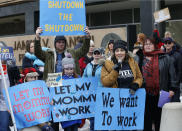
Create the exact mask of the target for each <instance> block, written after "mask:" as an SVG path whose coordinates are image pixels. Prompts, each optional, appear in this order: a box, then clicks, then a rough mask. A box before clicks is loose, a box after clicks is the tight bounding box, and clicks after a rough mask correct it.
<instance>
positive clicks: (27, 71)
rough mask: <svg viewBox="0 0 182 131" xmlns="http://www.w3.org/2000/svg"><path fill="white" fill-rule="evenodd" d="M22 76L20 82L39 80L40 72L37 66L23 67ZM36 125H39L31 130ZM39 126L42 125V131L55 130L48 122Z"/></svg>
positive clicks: (40, 125)
mask: <svg viewBox="0 0 182 131" xmlns="http://www.w3.org/2000/svg"><path fill="white" fill-rule="evenodd" d="M21 76H22V78H21V79H20V81H19V82H20V83H24V82H30V81H35V80H38V76H39V74H38V73H37V71H36V69H35V68H33V67H29V68H24V69H23V71H22V74H21ZM35 127H37V126H33V127H30V128H32V129H31V130H34V128H35ZM38 127H40V128H41V130H42V131H54V130H53V129H52V127H51V126H49V125H48V124H47V123H42V124H39V125H38ZM23 130H24V129H23ZM23 130H22V131H23Z"/></svg>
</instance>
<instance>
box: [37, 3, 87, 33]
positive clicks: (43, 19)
mask: <svg viewBox="0 0 182 131" xmlns="http://www.w3.org/2000/svg"><path fill="white" fill-rule="evenodd" d="M40 27H42V28H43V30H44V31H43V34H42V35H49V36H50V35H85V33H84V28H85V27H86V15H85V0H40Z"/></svg>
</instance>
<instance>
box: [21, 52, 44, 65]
mask: <svg viewBox="0 0 182 131" xmlns="http://www.w3.org/2000/svg"><path fill="white" fill-rule="evenodd" d="M35 66H44V63H43V62H42V61H41V60H39V59H38V58H37V57H36V56H35V55H34V54H30V53H29V52H26V53H25V55H24V57H23V61H22V67H23V68H28V67H35Z"/></svg>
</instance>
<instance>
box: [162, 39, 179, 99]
mask: <svg viewBox="0 0 182 131" xmlns="http://www.w3.org/2000/svg"><path fill="white" fill-rule="evenodd" d="M164 52H165V53H166V54H168V55H169V56H170V57H171V58H172V59H173V61H174V68H175V70H176V75H177V81H178V82H177V83H178V86H179V87H180V82H181V81H182V67H181V65H182V59H181V54H180V53H179V52H178V51H177V47H176V44H175V42H174V40H173V39H172V38H171V37H166V38H164ZM174 94H175V95H174V96H173V97H172V100H171V101H172V102H180V88H178V90H176V92H175V93H174Z"/></svg>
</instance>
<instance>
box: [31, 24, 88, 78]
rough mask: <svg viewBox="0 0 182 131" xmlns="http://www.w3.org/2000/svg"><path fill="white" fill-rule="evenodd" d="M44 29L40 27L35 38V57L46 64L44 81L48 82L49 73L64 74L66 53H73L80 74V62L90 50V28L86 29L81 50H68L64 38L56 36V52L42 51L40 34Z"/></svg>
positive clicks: (77, 71)
mask: <svg viewBox="0 0 182 131" xmlns="http://www.w3.org/2000/svg"><path fill="white" fill-rule="evenodd" d="M42 31H43V30H42V29H41V28H40V27H38V28H37V30H36V38H35V46H34V48H35V56H37V57H38V58H39V59H41V60H42V61H43V62H44V63H45V66H44V73H43V79H44V80H46V79H47V76H48V73H58V72H62V59H63V58H64V57H65V53H66V52H68V53H71V55H72V56H73V58H74V60H75V65H76V67H75V71H76V73H77V74H80V68H79V64H78V60H79V59H80V58H81V57H83V56H85V55H86V54H87V52H88V50H89V46H90V45H89V43H90V32H89V30H88V27H86V29H85V32H86V34H87V35H86V36H85V39H84V40H83V45H82V47H81V48H79V49H76V50H74V49H70V48H67V47H66V45H67V40H66V38H65V37H64V36H56V37H55V40H54V47H55V50H47V51H42V50H41V45H40V34H41V33H42Z"/></svg>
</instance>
